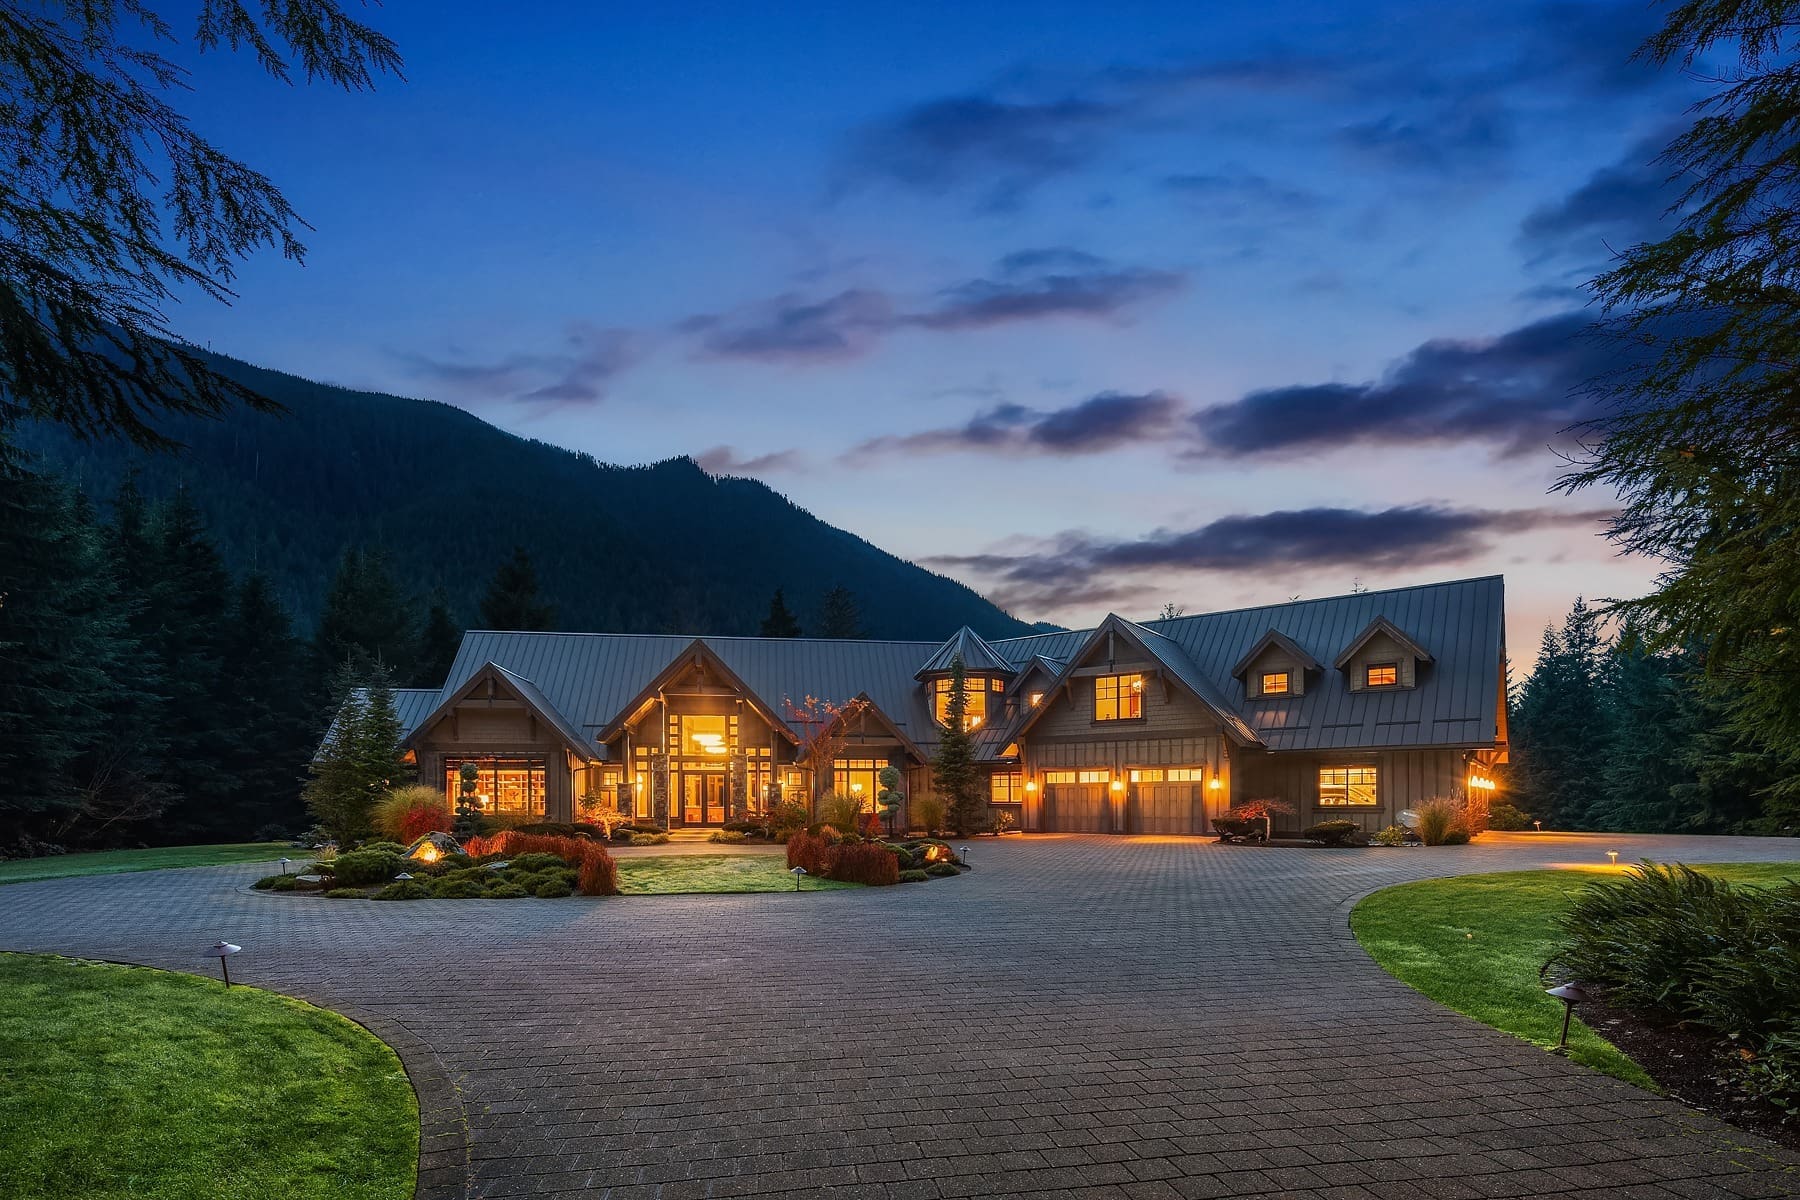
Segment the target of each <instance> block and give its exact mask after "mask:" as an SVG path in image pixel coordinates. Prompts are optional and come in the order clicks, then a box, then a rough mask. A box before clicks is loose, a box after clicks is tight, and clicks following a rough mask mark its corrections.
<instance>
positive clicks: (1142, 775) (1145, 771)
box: [1131, 767, 1163, 783]
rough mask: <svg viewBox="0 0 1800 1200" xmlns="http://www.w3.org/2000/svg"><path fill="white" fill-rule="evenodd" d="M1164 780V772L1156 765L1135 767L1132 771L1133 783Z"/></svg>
mask: <svg viewBox="0 0 1800 1200" xmlns="http://www.w3.org/2000/svg"><path fill="white" fill-rule="evenodd" d="M1162 781H1163V773H1162V772H1161V771H1160V770H1157V769H1156V768H1155V767H1139V768H1134V769H1133V770H1132V772H1131V782H1133V783H1161V782H1162Z"/></svg>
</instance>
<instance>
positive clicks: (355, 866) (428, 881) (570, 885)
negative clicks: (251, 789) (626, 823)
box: [254, 830, 619, 900]
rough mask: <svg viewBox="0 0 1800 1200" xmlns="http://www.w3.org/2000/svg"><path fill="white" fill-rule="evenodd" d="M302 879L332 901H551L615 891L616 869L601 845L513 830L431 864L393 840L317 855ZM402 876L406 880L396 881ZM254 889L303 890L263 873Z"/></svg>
mask: <svg viewBox="0 0 1800 1200" xmlns="http://www.w3.org/2000/svg"><path fill="white" fill-rule="evenodd" d="M309 874H311V875H316V876H318V877H319V878H320V879H321V880H322V881H323V882H322V883H321V884H318V885H315V886H317V887H319V888H320V889H321V890H323V891H324V893H325V895H326V896H327V897H330V898H332V899H376V900H425V899H434V900H478V899H487V900H514V899H522V898H524V897H526V896H536V897H538V898H540V899H554V898H557V897H561V896H569V895H573V894H574V893H575V892H576V891H578V890H579V891H580V892H581V893H582V894H583V895H588V896H616V895H618V894H619V875H618V867H617V864H616V863H614V861H613V858H612V854H611V853H610V852H609V851H608V850H607V844H606V842H605V841H604V840H595V839H594V838H592V837H588V836H581V835H564V834H558V833H526V832H522V831H520V830H502V831H501V832H499V833H496V834H493V835H491V836H487V837H483V836H480V835H476V836H474V837H471V838H469V839H468V841H467V842H466V843H464V846H463V851H462V852H461V853H452V854H446V855H444V856H443V857H441V858H439V859H437V860H436V861H435V862H420V861H417V860H414V859H409V858H405V857H403V856H402V854H401V848H400V847H399V846H397V845H395V844H394V843H391V842H375V843H371V844H369V845H367V846H363V847H361V848H359V849H356V850H351V851H348V852H346V853H344V854H339V855H336V856H335V857H332V858H322V859H320V860H319V861H318V862H316V863H314V864H313V865H312V866H311V868H309ZM402 874H404V875H407V876H410V878H406V879H400V878H397V876H399V875H402ZM254 886H255V887H257V888H260V889H262V890H264V891H275V892H287V891H297V890H300V889H301V888H302V886H303V885H302V884H301V883H300V879H299V877H297V876H291V875H271V876H268V877H266V878H264V879H261V880H258V881H257V882H256V884H255V885H254Z"/></svg>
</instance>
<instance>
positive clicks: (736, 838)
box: [706, 829, 750, 846]
mask: <svg viewBox="0 0 1800 1200" xmlns="http://www.w3.org/2000/svg"><path fill="white" fill-rule="evenodd" d="M706 840H707V841H709V842H715V843H717V844H718V845H721V846H741V845H743V844H744V843H745V842H747V841H749V840H750V835H749V834H747V833H745V832H743V831H742V830H738V829H715V830H713V831H712V833H711V834H710V835H708V837H707V839H706Z"/></svg>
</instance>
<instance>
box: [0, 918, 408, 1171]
mask: <svg viewBox="0 0 1800 1200" xmlns="http://www.w3.org/2000/svg"><path fill="white" fill-rule="evenodd" d="M0 1062H3V1063H5V1064H6V1066H5V1068H4V1072H3V1073H4V1077H5V1083H4V1085H3V1086H0V1127H3V1128H4V1129H5V1130H6V1135H5V1136H4V1137H0V1196H20V1197H24V1196H32V1197H41V1198H42V1200H127V1198H129V1200H193V1198H195V1197H207V1198H208V1200H273V1198H279V1200H409V1198H410V1197H411V1196H412V1195H413V1186H414V1177H415V1174H416V1168H417V1164H418V1149H419V1116H418V1107H417V1104H416V1101H415V1100H414V1097H413V1091H412V1087H411V1085H410V1084H408V1082H407V1079H406V1075H405V1072H404V1071H403V1070H402V1069H401V1065H400V1060H399V1059H398V1058H397V1057H395V1055H394V1052H393V1051H392V1050H390V1049H389V1048H388V1047H387V1046H386V1045H384V1044H383V1043H382V1042H381V1041H380V1040H379V1039H377V1038H376V1037H375V1036H374V1035H373V1034H371V1033H369V1032H368V1030H366V1029H364V1028H363V1027H362V1026H360V1025H357V1024H356V1023H354V1022H352V1021H349V1020H346V1019H345V1018H343V1017H340V1016H338V1015H337V1014H335V1013H331V1012H327V1011H326V1010H324V1009H320V1008H315V1007H313V1006H312V1005H310V1004H305V1003H302V1002H301V1001H298V1000H293V999H289V998H288V997H286V996H279V995H276V994H275V993H273V992H266V991H262V990H261V989H258V988H252V987H243V986H236V987H232V988H231V989H230V990H227V989H226V988H225V987H224V986H223V985H222V984H221V983H220V982H219V981H218V980H217V979H201V978H197V977H195V976H192V975H181V974H176V973H173V972H169V971H157V970H152V969H151V968H148V967H126V966H118V965H115V964H112V963H96V962H84V961H80V960H76V959H67V958H56V957H51V956H48V955H36V954H0Z"/></svg>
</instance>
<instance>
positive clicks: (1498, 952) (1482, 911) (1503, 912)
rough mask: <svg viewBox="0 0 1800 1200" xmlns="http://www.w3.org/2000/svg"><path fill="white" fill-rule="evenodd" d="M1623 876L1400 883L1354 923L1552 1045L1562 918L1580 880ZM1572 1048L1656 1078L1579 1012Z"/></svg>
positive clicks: (1390, 956)
mask: <svg viewBox="0 0 1800 1200" xmlns="http://www.w3.org/2000/svg"><path fill="white" fill-rule="evenodd" d="M1698 869H1699V870H1702V871H1705V872H1707V873H1708V874H1710V875H1718V876H1720V877H1722V878H1724V879H1729V880H1731V881H1732V882H1733V883H1750V884H1756V883H1776V882H1779V881H1781V880H1783V879H1790V878H1793V877H1795V876H1797V875H1800V863H1732V864H1726V865H1719V866H1701V867H1699V868H1698ZM1617 874H1618V871H1616V870H1612V869H1604V868H1596V869H1593V870H1560V871H1512V872H1507V873H1505V874H1498V875H1464V876H1460V877H1458V878H1454V879H1431V880H1426V881H1424V882H1421V883H1407V884H1401V885H1400V886H1398V887H1391V888H1386V889H1384V890H1382V891H1379V892H1376V893H1375V894H1374V895H1372V896H1368V897H1366V898H1365V899H1364V900H1363V901H1362V902H1361V903H1360V904H1358V905H1357V906H1356V908H1355V910H1354V911H1353V912H1352V913H1351V914H1350V928H1351V929H1352V930H1353V931H1354V932H1355V933H1356V938H1357V940H1358V941H1359V942H1361V943H1362V946H1363V949H1365V950H1367V951H1368V952H1369V955H1370V957H1372V958H1373V959H1374V960H1375V961H1376V962H1378V963H1380V964H1381V965H1382V967H1383V968H1385V969H1386V970H1387V971H1388V973H1389V974H1391V975H1393V976H1395V977H1396V978H1398V979H1400V980H1401V981H1402V982H1404V983H1407V984H1410V985H1411V986H1413V987H1415V988H1417V989H1418V990H1419V991H1421V992H1424V993H1425V994H1426V995H1427V996H1430V997H1431V998H1432V999H1433V1000H1436V1001H1437V1002H1438V1003H1440V1004H1444V1005H1447V1006H1449V1007H1450V1008H1454V1009H1456V1010H1457V1011H1458V1012H1462V1013H1467V1014H1468V1015H1469V1016H1471V1017H1474V1018H1475V1019H1476V1020H1478V1021H1481V1022H1483V1023H1484V1024H1487V1025H1492V1026H1493V1027H1494V1028H1495V1029H1499V1030H1502V1031H1504V1032H1506V1033H1510V1034H1513V1035H1514V1036H1516V1037H1522V1038H1524V1039H1525V1040H1527V1041H1530V1042H1535V1043H1537V1044H1538V1045H1540V1046H1554V1045H1556V1038H1557V1034H1558V1033H1559V1031H1560V1030H1561V1027H1562V1014H1563V1006H1562V1004H1561V1003H1560V1002H1558V1001H1556V1000H1553V999H1552V998H1550V997H1549V996H1546V995H1545V994H1544V987H1545V985H1544V984H1543V983H1541V982H1539V980H1538V969H1539V968H1540V967H1542V966H1543V964H1544V961H1545V960H1546V959H1548V958H1549V957H1550V956H1551V955H1552V954H1553V953H1554V952H1555V946H1556V941H1557V933H1556V920H1557V918H1558V917H1559V916H1561V915H1562V913H1563V912H1564V911H1565V910H1566V909H1567V908H1568V906H1569V904H1570V902H1571V901H1572V900H1573V899H1574V897H1575V896H1576V895H1577V894H1578V893H1579V892H1580V891H1581V889H1582V887H1584V886H1585V885H1586V884H1588V883H1590V882H1592V881H1594V880H1596V879H1604V878H1607V877H1609V876H1617ZM1552 982H1557V983H1560V982H1563V981H1562V980H1560V979H1557V980H1553V981H1552ZM1569 1056H1570V1057H1571V1058H1573V1059H1574V1060H1575V1061H1576V1062H1580V1063H1585V1064H1586V1065H1588V1066H1590V1067H1594V1068H1596V1069H1598V1070H1601V1071H1605V1072H1606V1073H1607V1074H1609V1075H1616V1076H1618V1077H1619V1078H1620V1079H1625V1080H1629V1081H1630V1082H1632V1083H1635V1084H1638V1085H1639V1086H1642V1087H1651V1086H1652V1085H1651V1083H1650V1079H1649V1077H1648V1076H1646V1075H1645V1074H1644V1072H1643V1071H1642V1070H1641V1069H1639V1067H1638V1065H1637V1064H1636V1063H1634V1062H1632V1061H1631V1059H1629V1058H1627V1057H1626V1056H1625V1055H1624V1054H1623V1053H1622V1052H1621V1051H1620V1050H1619V1049H1618V1048H1616V1047H1615V1046H1613V1044H1612V1043H1611V1042H1608V1041H1606V1040H1605V1039H1604V1038H1602V1037H1600V1036H1599V1035H1598V1034H1596V1033H1595V1032H1594V1031H1593V1030H1591V1029H1589V1028H1588V1027H1587V1026H1585V1025H1583V1024H1582V1023H1581V1020H1580V1018H1579V1016H1578V1017H1577V1018H1576V1020H1575V1023H1574V1024H1573V1025H1572V1026H1570V1029H1569Z"/></svg>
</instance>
